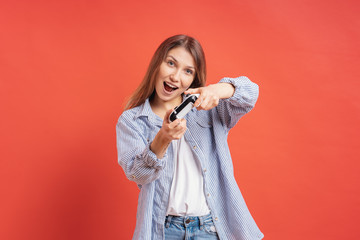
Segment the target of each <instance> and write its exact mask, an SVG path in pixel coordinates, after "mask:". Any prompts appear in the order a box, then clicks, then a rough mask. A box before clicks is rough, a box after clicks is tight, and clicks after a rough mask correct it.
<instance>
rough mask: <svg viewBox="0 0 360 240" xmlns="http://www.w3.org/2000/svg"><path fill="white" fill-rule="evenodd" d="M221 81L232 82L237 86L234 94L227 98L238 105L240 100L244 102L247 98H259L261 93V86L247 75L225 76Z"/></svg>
mask: <svg viewBox="0 0 360 240" xmlns="http://www.w3.org/2000/svg"><path fill="white" fill-rule="evenodd" d="M219 83H230V84H232V85H233V86H234V87H235V91H234V94H233V95H232V96H231V97H230V98H228V99H226V100H227V101H229V102H230V103H232V104H234V105H238V103H239V102H242V101H243V100H244V98H245V99H255V101H256V99H257V97H258V94H259V87H258V85H257V84H256V83H253V82H251V81H250V79H249V78H247V77H245V76H240V77H237V78H229V77H225V78H223V79H221V80H220V82H219Z"/></svg>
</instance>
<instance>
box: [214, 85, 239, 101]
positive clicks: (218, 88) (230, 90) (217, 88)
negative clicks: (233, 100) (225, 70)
mask: <svg viewBox="0 0 360 240" xmlns="http://www.w3.org/2000/svg"><path fill="white" fill-rule="evenodd" d="M209 87H210V88H212V89H213V91H214V92H215V93H216V94H217V96H218V97H219V99H226V98H230V97H232V96H233V95H234V92H235V87H234V86H233V85H232V84H231V83H217V84H212V85H209Z"/></svg>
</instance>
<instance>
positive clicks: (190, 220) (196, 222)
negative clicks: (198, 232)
mask: <svg viewBox="0 0 360 240" xmlns="http://www.w3.org/2000/svg"><path fill="white" fill-rule="evenodd" d="M212 221H213V220H212V216H211V213H209V214H208V215H205V216H198V217H195V216H173V215H168V216H166V218H165V223H166V227H169V226H170V223H177V224H181V225H182V226H184V227H190V226H200V227H202V226H203V225H204V224H207V223H210V222H212Z"/></svg>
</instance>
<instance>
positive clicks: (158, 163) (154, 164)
mask: <svg viewBox="0 0 360 240" xmlns="http://www.w3.org/2000/svg"><path fill="white" fill-rule="evenodd" d="M150 144H151V143H148V144H147V145H146V148H145V151H144V152H143V153H142V154H143V156H142V157H143V159H144V161H145V164H146V165H147V166H148V167H151V168H155V169H163V168H164V167H165V163H166V159H167V152H165V154H164V156H163V157H162V158H161V159H159V158H157V156H156V154H155V153H154V152H153V151H151V149H150Z"/></svg>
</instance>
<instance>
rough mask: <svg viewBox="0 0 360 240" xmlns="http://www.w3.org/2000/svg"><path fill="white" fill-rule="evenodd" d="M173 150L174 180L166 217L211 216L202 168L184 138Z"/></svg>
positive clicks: (175, 144)
mask: <svg viewBox="0 0 360 240" xmlns="http://www.w3.org/2000/svg"><path fill="white" fill-rule="evenodd" d="M173 149H174V157H175V161H174V162H175V163H174V178H173V181H172V184H171V190H170V199H169V205H168V209H167V214H166V215H175V216H204V215H207V214H209V213H210V209H209V207H208V205H207V203H206V199H205V194H204V181H203V175H202V172H201V166H200V163H199V162H198V161H197V160H196V159H195V158H194V155H193V152H192V151H191V148H190V146H189V144H188V143H187V142H186V141H185V138H184V136H183V137H182V138H181V139H179V140H177V141H175V142H174V144H173Z"/></svg>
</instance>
